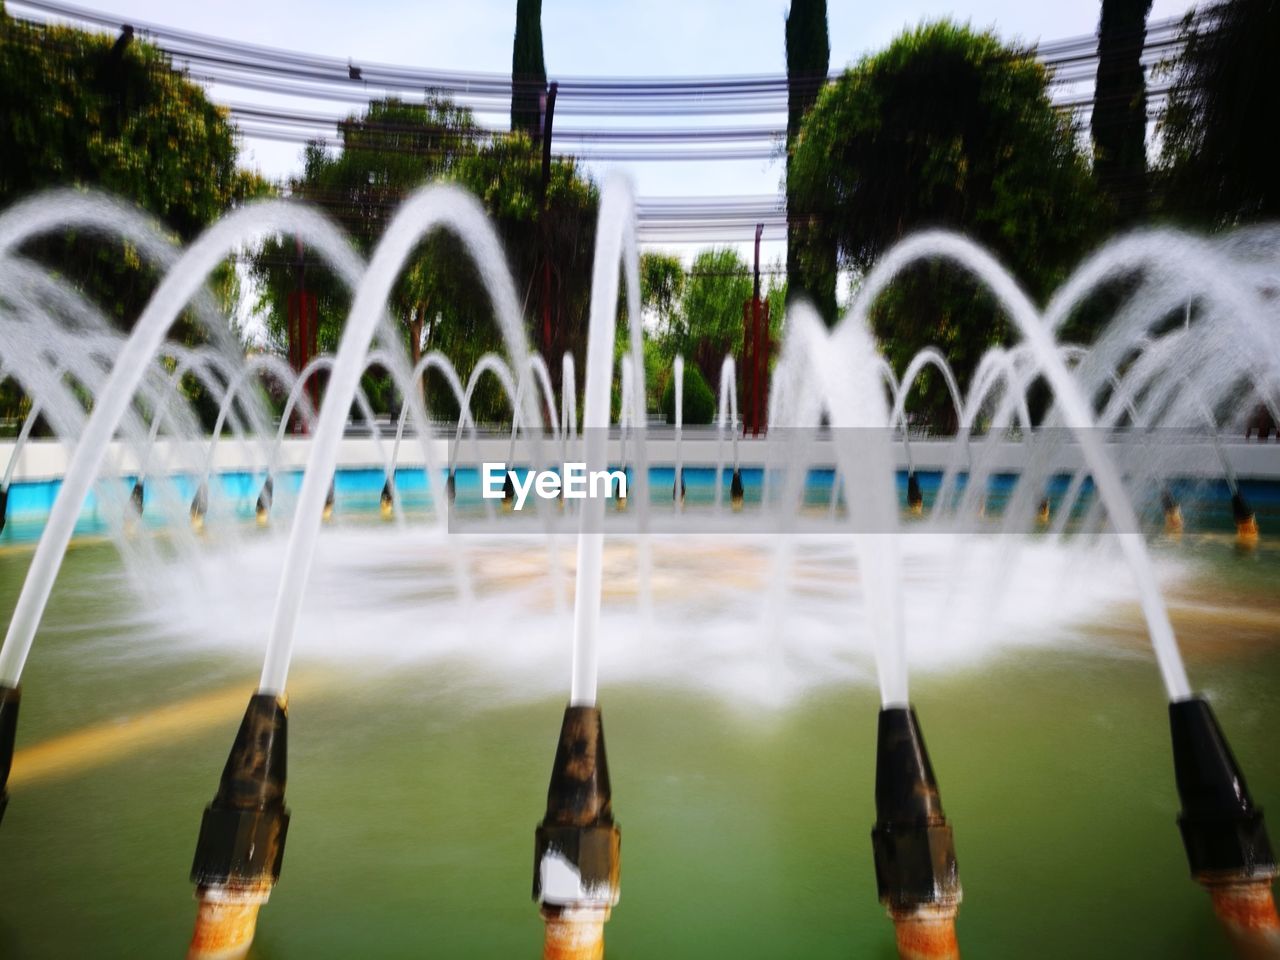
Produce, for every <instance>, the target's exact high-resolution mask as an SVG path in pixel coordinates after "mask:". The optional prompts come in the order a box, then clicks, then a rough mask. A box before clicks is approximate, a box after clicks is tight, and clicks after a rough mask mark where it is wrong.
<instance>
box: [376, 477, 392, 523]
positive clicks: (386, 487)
mask: <svg viewBox="0 0 1280 960" xmlns="http://www.w3.org/2000/svg"><path fill="white" fill-rule="evenodd" d="M378 510H379V511H381V513H382V519H383V520H390V519H391V517H392V515H393V514H394V513H395V510H396V496H395V490H394V489H393V484H392V482H391V478H390V477H387V482H386V483H384V484H383V485H382V494H381V496H379V497H378Z"/></svg>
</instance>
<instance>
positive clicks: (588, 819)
mask: <svg viewBox="0 0 1280 960" xmlns="http://www.w3.org/2000/svg"><path fill="white" fill-rule="evenodd" d="M621 840H622V834H621V831H620V830H619V829H618V825H617V824H616V823H614V822H613V796H612V791H611V790H610V788H609V764H608V761H607V759H606V756H605V749H604V724H603V722H602V720H601V717H600V709H599V707H576V706H568V707H566V708H565V711H564V721H563V722H562V723H561V725H560V741H559V743H558V744H557V745H556V758H555V762H554V764H553V765H552V768H551V783H550V785H549V786H548V788H547V813H546V816H545V817H544V818H543V820H542V822H541V823H540V824H538V828H537V831H536V832H535V834H534V851H533V899H534V900H536V901H539V902H548V901H546V900H545V899H544V898H545V896H547V895H553V892H552V891H546V890H544V889H543V885H542V880H543V861H544V859H546V858H547V857H548V856H549V855H556V856H559V857H560V858H562V859H563V860H564V861H567V862H568V863H569V864H570V865H571V866H572V867H573V868H574V869H575V870H577V872H578V876H579V877H580V883H579V887H580V889H581V890H583V891H585V892H586V893H587V894H588V896H589V897H590V898H591V899H592V900H596V901H602V902H604V903H607V904H610V905H611V904H613V903H614V902H616V900H617V898H618V878H619V874H620V869H621V859H620V850H621Z"/></svg>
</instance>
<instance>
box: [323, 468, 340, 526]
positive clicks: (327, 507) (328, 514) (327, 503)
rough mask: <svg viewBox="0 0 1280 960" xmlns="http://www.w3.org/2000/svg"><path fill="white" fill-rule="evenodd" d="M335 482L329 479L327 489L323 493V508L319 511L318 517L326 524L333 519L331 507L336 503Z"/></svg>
mask: <svg viewBox="0 0 1280 960" xmlns="http://www.w3.org/2000/svg"><path fill="white" fill-rule="evenodd" d="M335 484H336V481H335V480H334V479H333V478H332V477H330V478H329V489H328V490H326V491H325V492H324V507H323V508H322V509H321V511H320V516H321V517H322V518H323V519H324V521H325V522H326V523H328V522H329V521H330V520H332V519H333V505H334V504H335V503H337V502H338V491H337V488H336V485H335Z"/></svg>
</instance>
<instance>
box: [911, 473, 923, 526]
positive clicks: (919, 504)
mask: <svg viewBox="0 0 1280 960" xmlns="http://www.w3.org/2000/svg"><path fill="white" fill-rule="evenodd" d="M907 509H908V510H910V511H911V515H912V516H913V517H918V516H921V515H922V514H923V513H924V493H923V492H922V491H921V490H920V479H919V478H918V477H917V476H916V472H915V471H914V470H912V471H910V472H909V473H908V474H907Z"/></svg>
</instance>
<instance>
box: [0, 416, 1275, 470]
mask: <svg viewBox="0 0 1280 960" xmlns="http://www.w3.org/2000/svg"><path fill="white" fill-rule="evenodd" d="M708 434H710V435H708ZM270 442H271V441H265V440H264V441H262V442H259V441H256V440H250V441H247V442H245V443H241V442H239V441H238V440H235V439H232V438H230V437H228V438H225V439H223V440H222V441H220V442H219V443H218V446H217V448H216V450H215V451H214V458H213V465H212V466H213V470H214V472H219V473H222V472H255V471H260V470H262V469H264V450H265V449H267V446H268V445H269V443H270ZM393 443H394V437H393V436H384V437H383V438H382V446H381V448H380V447H379V445H378V443H376V442H375V441H374V440H373V438H372V437H363V436H362V437H344V438H343V440H342V441H341V444H340V446H339V449H338V460H337V469H338V470H359V469H377V470H381V469H385V468H386V466H387V458H388V457H389V456H390V451H391V449H392V446H393ZM430 443H431V445H432V447H431V449H432V455H433V459H434V460H435V462H436V463H437V464H438V465H440V466H444V465H445V464H447V463H448V462H449V457H450V453H451V451H452V449H453V441H452V439H451V438H443V437H441V438H436V439H433V440H431V441H430ZM644 443H645V450H646V459H647V460H648V463H649V466H651V467H664V466H665V467H670V466H672V465H673V464H674V463H676V460H677V450H676V443H675V439H674V436H673V435H672V434H671V433H670V432H669V431H666V432H664V433H647V434H646V435H645V440H644ZM15 446H16V445H15V444H14V442H13V441H6V442H2V443H0V470H4V469H5V468H6V467H7V465H8V462H9V460H10V458H11V457H13V455H14V448H15ZM737 446H738V463H739V464H740V465H741V466H743V467H747V468H761V467H765V466H783V465H785V464H786V463H787V462H788V461H789V459H790V457H789V456H787V454H786V444H785V443H779V442H772V443H771V442H770V441H768V440H767V439H765V438H759V439H755V438H742V439H739V441H738V445H737ZM1106 446H1107V452H1108V454H1109V455H1110V456H1111V458H1112V460H1113V462H1115V463H1116V464H1117V466H1118V467H1119V468H1120V471H1121V472H1122V473H1124V472H1127V471H1128V470H1130V469H1132V468H1136V467H1137V466H1139V465H1141V464H1146V463H1150V462H1151V460H1152V458H1153V457H1160V458H1163V460H1162V463H1163V465H1164V469H1163V471H1162V472H1167V473H1170V474H1173V475H1176V476H1179V477H1185V478H1187V479H1205V480H1211V479H1220V478H1221V477H1222V473H1223V471H1222V464H1221V461H1220V460H1219V457H1218V454H1217V451H1216V450H1215V448H1214V445H1213V443H1212V442H1211V441H1210V440H1208V439H1207V438H1205V439H1198V438H1187V439H1181V440H1172V439H1168V438H1164V439H1160V440H1158V441H1155V442H1153V441H1152V440H1150V439H1147V440H1143V441H1134V440H1110V441H1108V443H1107V445H1106ZM208 447H209V442H208V440H207V439H202V440H158V441H157V442H156V444H155V446H154V448H153V450H152V453H151V458H150V463H151V473H152V474H153V475H155V474H165V473H170V472H179V473H183V472H185V473H190V472H191V470H192V469H193V465H196V464H202V463H203V462H204V461H205V458H206V457H207V455H208ZM970 447H971V449H972V451H973V455H974V457H975V459H977V458H978V457H979V456H981V457H982V458H983V460H982V462H983V463H984V464H985V466H986V467H987V468H988V469H989V470H991V471H993V472H996V473H1021V472H1022V470H1023V469H1024V468H1025V467H1026V465H1027V461H1028V457H1029V456H1030V453H1031V448H1030V447H1029V446H1028V445H1027V444H1026V443H1023V442H1020V441H1015V440H999V441H992V442H989V443H988V442H987V441H985V440H984V439H982V438H975V439H974V440H973V441H972V442H971V444H970ZM73 449H74V447H73V446H72V445H69V444H64V443H62V442H61V441H58V440H29V441H27V442H26V443H25V444H23V446H22V449H21V450H20V451H19V452H18V462H17V464H16V465H15V467H14V472H13V480H14V482H15V483H24V482H37V481H49V480H58V479H60V478H61V477H63V476H64V475H65V473H66V469H67V465H68V463H69V461H70V457H71V453H72V451H73ZM542 449H543V457H544V462H546V463H549V464H555V463H556V462H558V461H560V460H564V459H568V460H581V459H582V456H581V441H580V440H579V441H577V442H576V443H575V442H571V443H569V444H568V449H567V455H566V452H565V451H564V450H562V447H561V445H560V443H559V442H557V441H554V440H544V441H543V444H542ZM510 450H511V444H510V438H509V437H505V436H504V437H495V436H485V437H479V438H477V439H476V440H475V441H471V440H468V439H466V438H465V437H464V438H463V440H462V443H461V444H460V446H459V448H458V454H457V456H458V461H459V464H460V465H461V466H464V467H474V466H478V465H479V464H480V463H483V462H506V460H507V459H508V456H509V455H510ZM1221 450H1222V453H1223V456H1224V457H1225V458H1226V460H1227V462H1228V463H1229V464H1230V466H1231V468H1232V470H1233V471H1234V473H1235V475H1236V476H1237V477H1240V478H1243V479H1249V480H1262V481H1280V443H1257V442H1253V443H1250V442H1246V441H1244V440H1235V441H1229V442H1223V443H1222V444H1221ZM135 451H136V448H135V447H134V446H132V445H130V444H127V443H124V442H121V441H117V442H115V443H113V444H112V446H111V450H110V453H109V454H108V458H107V463H108V466H107V468H106V469H105V470H104V473H106V474H108V475H109V474H115V475H117V476H124V477H127V476H134V475H136V474H137V473H138V471H139V468H140V465H139V462H138V457H137V455H136V452H135ZM532 451H533V445H532V444H531V443H526V442H525V441H524V440H521V441H520V442H519V443H518V444H517V447H516V456H515V460H516V462H517V463H518V464H527V463H529V462H530V461H531V460H532V457H533V452H532ZM634 451H635V443H634V441H629V442H628V444H627V461H628V462H629V463H632V462H634ZM310 454H311V440H310V439H309V438H307V437H288V438H286V439H285V440H284V441H282V443H281V444H280V449H279V451H278V454H277V460H276V465H277V469H280V470H286V471H288V470H301V469H303V468H305V467H306V465H307V461H308V458H309V457H310ZM622 454H623V451H622V444H621V442H620V441H619V440H618V439H616V438H615V439H613V440H611V441H610V443H609V446H608V456H609V460H610V462H612V463H618V462H620V461H621V459H622ZM894 455H895V457H896V466H897V468H898V469H900V470H902V469H906V468H907V466H908V460H907V453H906V450H905V448H904V446H903V444H902V443H901V441H900V440H899V442H897V443H895V444H894ZM679 460H680V462H681V463H683V464H684V465H686V466H689V467H714V466H716V465H717V464H725V465H731V464H732V463H733V443H732V442H731V441H730V439H729V438H727V437H726V438H725V440H724V441H720V440H717V439H716V437H715V436H714V430H707V429H705V428H704V429H701V430H698V431H697V433H695V434H693V435H692V436H686V437H685V438H684V439H683V440H682V441H681V443H680V449H679ZM804 460H805V461H807V462H808V463H809V464H810V467H811V468H813V469H824V468H825V469H831V468H833V467H834V465H835V450H834V444H833V443H832V441H831V440H830V438H828V437H822V436H819V437H817V438H814V439H813V440H812V441H811V446H810V447H809V448H808V449H807V450H806V451H805V456H804ZM964 462H965V461H964V454H963V451H962V450H960V449H959V447H958V444H957V442H956V441H955V440H954V439H952V438H942V439H914V440H912V441H911V465H913V466H914V467H915V469H917V470H921V471H925V472H931V471H933V472H941V471H944V470H946V469H947V468H948V467H956V466H958V465H961V464H963V463H964ZM422 464H423V450H422V444H421V442H420V441H419V440H418V439H417V438H416V437H410V436H406V437H405V439H404V442H403V443H402V444H401V445H400V450H399V455H398V457H397V460H396V466H397V467H403V468H421V466H422ZM169 465H173V466H172V467H170V466H169ZM178 465H184V467H185V469H184V468H183V467H180V466H178ZM1049 466H1050V467H1051V469H1052V470H1053V472H1055V473H1075V472H1077V471H1079V470H1080V469H1082V468H1083V466H1084V460H1083V458H1082V457H1081V455H1080V449H1079V447H1078V445H1076V444H1075V443H1071V442H1067V443H1060V444H1057V445H1056V447H1055V449H1054V450H1053V452H1052V455H1051V458H1050V461H1049Z"/></svg>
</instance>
